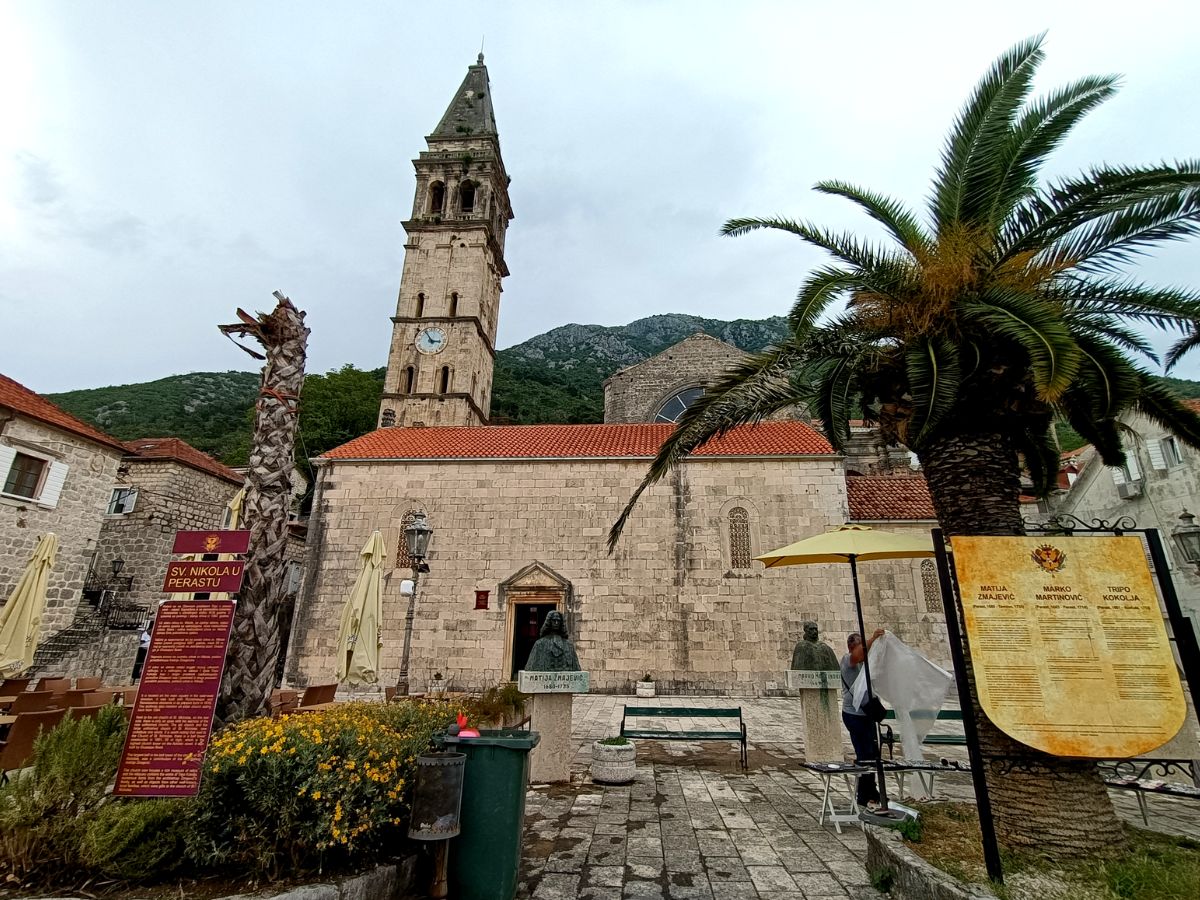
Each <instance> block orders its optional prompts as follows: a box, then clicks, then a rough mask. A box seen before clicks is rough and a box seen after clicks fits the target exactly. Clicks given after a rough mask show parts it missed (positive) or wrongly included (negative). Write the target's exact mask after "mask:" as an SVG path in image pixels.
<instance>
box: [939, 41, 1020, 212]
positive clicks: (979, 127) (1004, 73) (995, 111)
mask: <svg viewBox="0 0 1200 900" xmlns="http://www.w3.org/2000/svg"><path fill="white" fill-rule="evenodd" d="M1041 44H1042V36H1041V35H1038V36H1037V37H1034V38H1030V39H1028V40H1025V41H1022V42H1021V43H1019V44H1017V45H1016V46H1015V47H1013V48H1011V49H1010V50H1008V51H1007V52H1006V53H1004V54H1003V55H1002V56H1001V57H1000V58H999V59H998V60H996V62H994V63H993V64H992V67H991V68H990V69H989V70H988V72H987V74H986V75H984V76H983V78H982V79H981V80H980V82H979V84H978V85H976V87H975V90H974V92H973V93H972V94H971V98H970V99H969V100H968V101H967V104H966V105H965V106H964V107H963V109H962V111H961V112H960V113H959V114H958V118H957V119H956V120H955V122H954V125H953V127H952V128H951V130H950V135H949V137H948V138H947V140H946V145H945V147H944V149H943V150H942V162H941V166H940V167H939V169H938V171H937V173H936V174H935V176H934V184H933V198H932V203H931V206H932V209H931V212H932V216H933V222H934V226H935V230H936V231H937V233H938V234H942V233H943V232H944V231H945V230H946V229H947V228H949V227H950V226H952V225H954V224H956V223H959V222H962V221H968V222H976V221H977V219H976V218H975V217H973V216H972V215H971V213H972V212H973V211H975V210H976V209H978V208H979V207H980V206H981V205H982V206H984V208H986V204H985V203H981V201H983V200H984V199H985V197H986V196H987V194H988V189H989V187H992V186H994V182H995V179H996V176H997V174H998V170H999V160H1000V158H1001V154H1002V153H1003V147H1004V144H1005V143H1006V141H1007V138H1008V136H1009V135H1010V133H1011V129H1012V121H1013V118H1014V117H1015V115H1016V113H1017V111H1018V110H1019V109H1020V106H1021V103H1022V102H1023V101H1024V100H1025V98H1026V97H1027V96H1028V94H1029V90H1030V87H1031V85H1032V80H1033V73H1034V72H1035V71H1036V69H1037V67H1038V65H1039V64H1040V63H1041V61H1042V58H1043V54H1042V50H1041Z"/></svg>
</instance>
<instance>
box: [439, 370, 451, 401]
mask: <svg viewBox="0 0 1200 900" xmlns="http://www.w3.org/2000/svg"><path fill="white" fill-rule="evenodd" d="M438 393H439V394H448V393H450V367H449V366H442V372H441V374H440V375H439V376H438Z"/></svg>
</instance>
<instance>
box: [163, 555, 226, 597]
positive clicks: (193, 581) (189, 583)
mask: <svg viewBox="0 0 1200 900" xmlns="http://www.w3.org/2000/svg"><path fill="white" fill-rule="evenodd" d="M245 569H246V564H245V562H243V561H242V560H240V559H231V560H225V561H220V560H215V561H213V562H171V563H167V579H166V581H164V582H163V587H162V589H163V592H164V593H167V594H213V593H219V594H236V593H237V592H238V591H240V590H241V589H242V575H243V574H244V572H245Z"/></svg>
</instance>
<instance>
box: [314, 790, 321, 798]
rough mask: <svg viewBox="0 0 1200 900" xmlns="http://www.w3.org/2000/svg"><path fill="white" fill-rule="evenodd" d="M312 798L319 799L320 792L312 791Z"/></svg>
mask: <svg viewBox="0 0 1200 900" xmlns="http://www.w3.org/2000/svg"><path fill="white" fill-rule="evenodd" d="M312 798H313V799H314V800H320V799H321V792H320V791H313V795H312Z"/></svg>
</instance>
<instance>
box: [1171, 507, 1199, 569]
mask: <svg viewBox="0 0 1200 900" xmlns="http://www.w3.org/2000/svg"><path fill="white" fill-rule="evenodd" d="M1171 539H1172V540H1173V541H1175V546H1176V547H1178V548H1179V552H1180V553H1181V554H1182V555H1183V558H1184V560H1185V561H1187V562H1189V563H1191V564H1192V565H1194V566H1200V525H1197V524H1196V517H1195V516H1193V515H1192V514H1191V513H1190V512H1188V511H1187V510H1186V509H1185V510H1184V511H1183V512H1182V513H1181V514H1180V516H1179V527H1177V528H1176V529H1175V530H1174V531H1173V532H1171Z"/></svg>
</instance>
